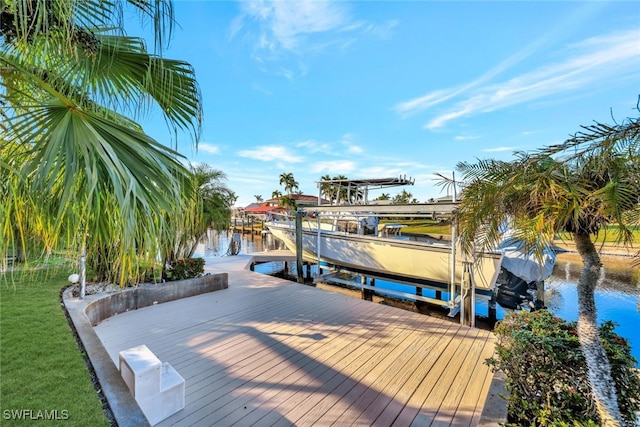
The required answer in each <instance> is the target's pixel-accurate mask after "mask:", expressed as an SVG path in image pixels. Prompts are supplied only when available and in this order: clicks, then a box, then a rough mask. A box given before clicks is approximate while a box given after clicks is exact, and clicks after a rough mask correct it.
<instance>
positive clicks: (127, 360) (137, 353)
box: [119, 345, 162, 398]
mask: <svg viewBox="0 0 640 427" xmlns="http://www.w3.org/2000/svg"><path fill="white" fill-rule="evenodd" d="M119 356H120V357H119V359H120V375H122V378H123V379H124V382H125V383H127V386H128V387H129V390H130V391H131V393H132V394H133V396H134V397H135V398H138V396H149V395H153V394H157V393H158V392H159V391H160V371H161V369H162V363H160V359H158V358H157V357H156V356H155V355H154V354H153V353H152V352H151V350H149V349H148V348H147V346H146V345H141V346H138V347H133V348H130V349H128V350H124V351H121V352H120V353H119Z"/></svg>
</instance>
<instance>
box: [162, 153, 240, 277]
mask: <svg viewBox="0 0 640 427" xmlns="http://www.w3.org/2000/svg"><path fill="white" fill-rule="evenodd" d="M190 170H191V179H192V185H190V186H189V188H191V189H192V191H191V193H185V194H184V195H183V199H182V203H181V207H182V209H181V210H180V211H179V212H176V213H174V214H173V215H171V216H169V217H168V218H167V219H166V220H167V223H168V227H167V228H166V229H165V230H166V234H165V236H164V239H163V243H164V245H163V251H162V252H163V264H162V269H163V276H165V271H164V268H165V267H166V266H167V265H168V266H172V265H173V264H174V263H175V261H177V260H179V259H183V258H189V257H191V256H192V255H193V253H194V251H195V249H196V247H197V244H198V243H199V242H200V241H201V240H202V239H203V238H204V237H205V236H206V232H207V229H209V228H214V229H216V230H218V231H220V230H224V229H228V228H229V226H230V224H231V206H232V205H233V203H234V202H235V200H236V197H235V193H234V192H233V191H231V190H230V189H229V188H228V187H227V186H226V184H225V183H224V182H223V181H225V180H226V179H227V177H226V175H225V173H224V172H222V171H220V170H216V169H213V168H212V167H211V166H209V165H207V164H204V163H199V164H195V165H192V166H191V168H190Z"/></svg>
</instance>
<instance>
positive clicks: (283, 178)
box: [279, 172, 298, 195]
mask: <svg viewBox="0 0 640 427" xmlns="http://www.w3.org/2000/svg"><path fill="white" fill-rule="evenodd" d="M279 184H280V185H283V186H284V191H286V192H287V194H289V195H291V194H292V192H293V191H295V190H297V189H298V182H297V181H296V180H295V178H294V177H293V173H291V172H289V173H284V172H283V173H281V174H280V181H279Z"/></svg>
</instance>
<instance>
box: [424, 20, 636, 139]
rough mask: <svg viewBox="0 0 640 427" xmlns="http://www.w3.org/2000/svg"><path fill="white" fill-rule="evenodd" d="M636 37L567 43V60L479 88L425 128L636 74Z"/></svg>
mask: <svg viewBox="0 0 640 427" xmlns="http://www.w3.org/2000/svg"><path fill="white" fill-rule="evenodd" d="M638 40H640V30H635V29H634V30H631V31H627V32H624V33H616V34H610V35H607V36H603V37H597V38H591V39H588V40H585V41H584V42H582V43H579V44H574V45H572V46H569V53H568V55H567V56H568V59H567V60H566V61H564V62H559V63H555V64H551V65H548V66H543V67H539V68H538V69H535V70H533V71H531V72H528V73H525V74H522V75H520V76H517V77H514V78H512V79H510V80H507V81H504V82H502V83H496V84H491V85H487V86H482V87H479V88H477V89H475V90H474V91H473V93H472V94H470V95H469V96H467V97H466V98H465V99H462V100H460V101H458V102H457V103H456V104H454V105H452V106H451V107H449V108H448V109H447V110H448V111H445V112H444V113H442V114H441V115H438V116H436V117H434V118H432V119H431V120H430V121H429V122H428V123H427V124H426V125H425V128H427V129H436V128H439V127H442V126H444V125H445V124H447V123H448V122H450V121H452V120H455V119H458V118H461V117H465V116H471V115H476V114H480V113H487V112H491V111H496V110H500V109H503V108H506V107H510V106H513V105H517V104H522V103H525V102H529V101H533V100H537V99H541V98H545V97H550V96H558V95H561V94H563V93H567V92H575V91H579V90H583V89H585V88H588V87H591V86H593V85H596V84H598V85H600V84H601V82H603V81H610V80H616V79H620V78H623V77H625V76H628V75H634V74H635V75H638V74H640V70H639V69H638V67H637V66H638V61H640V43H638ZM456 95H457V94H456ZM423 98H424V97H423ZM440 99H442V96H440Z"/></svg>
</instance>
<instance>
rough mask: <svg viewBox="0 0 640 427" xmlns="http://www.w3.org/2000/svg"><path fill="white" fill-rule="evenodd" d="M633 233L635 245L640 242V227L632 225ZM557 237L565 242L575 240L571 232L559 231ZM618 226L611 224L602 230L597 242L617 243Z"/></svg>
mask: <svg viewBox="0 0 640 427" xmlns="http://www.w3.org/2000/svg"><path fill="white" fill-rule="evenodd" d="M631 229H632V233H633V241H634V245H636V244H637V243H640V227H631ZM556 239H558V240H560V241H564V242H573V237H572V236H571V235H570V234H569V233H557V234H556ZM617 241H618V227H617V226H611V227H607V228H606V229H604V230H600V232H599V233H598V235H597V237H596V240H595V242H596V243H617Z"/></svg>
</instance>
